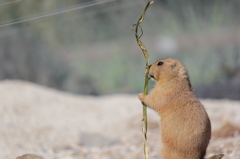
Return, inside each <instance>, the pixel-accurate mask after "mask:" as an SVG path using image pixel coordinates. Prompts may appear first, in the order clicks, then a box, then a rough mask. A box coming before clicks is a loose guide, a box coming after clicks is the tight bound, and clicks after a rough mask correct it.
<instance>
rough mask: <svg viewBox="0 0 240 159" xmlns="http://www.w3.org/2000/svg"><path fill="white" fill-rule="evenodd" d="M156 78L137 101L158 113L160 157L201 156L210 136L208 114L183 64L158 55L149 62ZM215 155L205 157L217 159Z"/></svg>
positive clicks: (197, 158) (198, 158) (182, 158)
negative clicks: (150, 88) (148, 90)
mask: <svg viewBox="0 0 240 159" xmlns="http://www.w3.org/2000/svg"><path fill="white" fill-rule="evenodd" d="M149 67H150V69H149V76H150V78H151V79H153V80H154V81H155V82H156V85H155V87H154V88H153V90H152V91H151V93H150V94H149V95H145V94H143V93H140V94H139V95H138V97H139V99H140V100H141V102H143V103H145V104H146V105H147V107H149V108H151V109H153V110H155V111H156V112H157V113H158V114H159V115H160V116H161V122H160V126H161V139H162V143H163V147H162V149H161V154H162V159H203V158H204V156H205V154H206V149H207V146H208V143H209V140H210V138H211V123H210V120H209V117H208V115H207V113H206V111H205V109H204V107H203V106H202V104H201V103H200V101H199V100H198V99H197V98H196V97H195V95H194V93H193V89H192V85H191V83H190V80H189V76H188V71H187V69H186V68H185V66H184V65H183V64H182V63H181V62H180V61H178V60H176V59H161V60H158V61H156V62H155V63H153V64H152V65H150V66H149ZM220 158H222V155H216V156H213V157H211V158H209V159H220Z"/></svg>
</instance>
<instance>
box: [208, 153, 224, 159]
mask: <svg viewBox="0 0 240 159" xmlns="http://www.w3.org/2000/svg"><path fill="white" fill-rule="evenodd" d="M223 156H224V154H219V155H214V156H212V157H208V158H205V159H221V158H222V157H223Z"/></svg>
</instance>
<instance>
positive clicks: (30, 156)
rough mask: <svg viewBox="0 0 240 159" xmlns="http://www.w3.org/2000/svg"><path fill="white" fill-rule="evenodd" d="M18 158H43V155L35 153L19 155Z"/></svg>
mask: <svg viewBox="0 0 240 159" xmlns="http://www.w3.org/2000/svg"><path fill="white" fill-rule="evenodd" d="M16 159H43V157H41V156H37V155H34V154H25V155H22V156H19V157H17V158H16Z"/></svg>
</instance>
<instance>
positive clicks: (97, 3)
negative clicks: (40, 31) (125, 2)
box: [0, 0, 115, 28]
mask: <svg viewBox="0 0 240 159" xmlns="http://www.w3.org/2000/svg"><path fill="white" fill-rule="evenodd" d="M113 1H115V0H104V1H100V2H92V3H87V4H84V5H78V6H76V7H73V8H70V9H65V10H60V11H56V12H53V13H49V14H44V15H40V16H35V17H32V18H28V19H23V20H19V21H16V22H10V23H7V24H2V25H0V28H1V27H5V26H9V25H14V24H18V23H22V22H27V21H31V20H36V19H40V18H45V17H49V16H53V15H57V14H61V13H66V12H70V11H74V10H78V9H83V8H88V7H92V6H96V5H100V4H105V3H108V2H113ZM9 3H10V2H9Z"/></svg>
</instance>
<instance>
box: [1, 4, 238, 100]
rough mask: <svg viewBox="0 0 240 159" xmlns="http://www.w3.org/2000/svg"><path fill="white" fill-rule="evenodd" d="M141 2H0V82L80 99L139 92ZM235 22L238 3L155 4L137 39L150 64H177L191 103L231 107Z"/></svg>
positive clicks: (235, 66) (234, 87)
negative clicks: (211, 101)
mask: <svg viewBox="0 0 240 159" xmlns="http://www.w3.org/2000/svg"><path fill="white" fill-rule="evenodd" d="M147 2H148V1H147V0H41V1H39V0H31V1H29V0H0V80H5V79H20V80H25V81H30V82H34V83H38V84H41V85H44V86H47V87H51V88H56V89H59V90H62V91H67V92H71V93H75V94H84V95H105V94H119V93H129V94H130V93H131V94H132V93H139V92H142V90H143V84H144V71H145V60H144V57H143V55H142V52H141V50H140V48H139V46H138V45H137V44H136V41H135V36H134V32H133V31H132V28H131V26H132V25H133V24H135V23H136V22H137V20H138V19H139V17H140V15H141V13H142V11H143V9H144V7H145V6H146V4H147ZM239 16H240V1H239V0H231V1H229V0H211V1H209V0H195V1H192V0H155V1H154V4H153V5H151V6H150V8H149V9H148V11H147V13H146V15H145V20H144V21H143V23H142V28H143V32H144V33H143V36H142V38H141V40H142V42H143V43H144V45H145V46H146V48H147V50H148V52H149V54H150V63H153V62H155V61H156V60H158V59H160V58H169V57H171V58H177V59H179V60H181V61H182V62H183V63H184V64H185V65H186V66H187V68H188V70H189V74H190V79H191V81H192V84H193V87H194V90H195V92H196V94H197V96H198V97H201V98H217V99H220V98H228V99H234V100H239V99H240V17H239ZM150 85H151V87H152V85H153V83H152V82H151V83H150Z"/></svg>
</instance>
